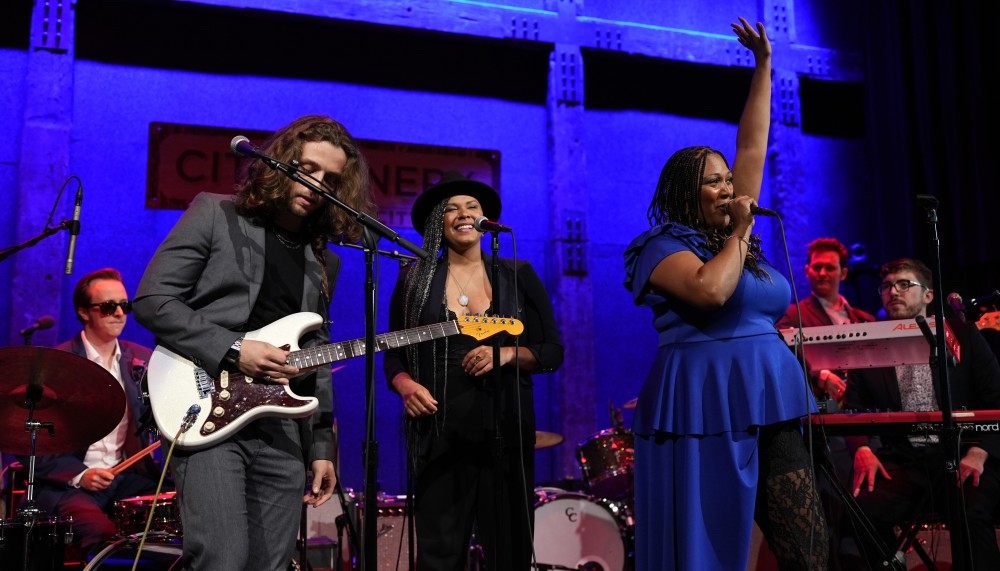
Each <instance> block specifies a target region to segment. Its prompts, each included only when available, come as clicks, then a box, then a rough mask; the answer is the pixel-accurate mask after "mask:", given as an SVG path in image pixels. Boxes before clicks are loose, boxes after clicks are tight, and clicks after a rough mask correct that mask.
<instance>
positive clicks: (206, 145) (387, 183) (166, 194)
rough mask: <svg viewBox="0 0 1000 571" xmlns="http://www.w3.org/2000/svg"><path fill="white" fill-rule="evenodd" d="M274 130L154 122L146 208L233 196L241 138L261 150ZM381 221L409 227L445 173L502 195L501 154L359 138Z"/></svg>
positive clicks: (173, 207)
mask: <svg viewBox="0 0 1000 571" xmlns="http://www.w3.org/2000/svg"><path fill="white" fill-rule="evenodd" d="M270 134H271V132H270V131H256V130H250V129H236V128H233V129H229V128H225V127H203V126H199V125H180V124H176V123H150V125H149V166H148V172H147V175H146V208H156V209H171V210H183V209H185V208H187V206H188V204H189V203H190V202H191V200H192V199H193V198H194V197H195V195H197V194H198V193H199V192H216V193H221V194H230V193H232V192H233V186H234V183H235V179H236V175H237V172H238V171H239V168H240V166H241V162H242V161H244V160H246V159H243V158H241V157H239V156H238V155H236V154H234V153H233V151H232V150H230V148H229V144H230V141H232V139H233V137H235V136H237V135H243V136H244V137H247V138H248V139H250V141H251V143H253V144H254V145H258V146H260V145H262V144H263V142H264V140H265V139H266V138H267V137H268V136H269V135H270ZM357 141H358V145H359V146H360V147H361V151H362V153H364V156H365V159H366V160H367V161H368V165H369V168H370V173H369V174H370V177H371V182H372V190H373V191H374V193H375V201H376V202H377V204H378V209H379V217H380V218H381V220H382V222H384V223H385V224H387V225H389V226H392V227H394V228H410V227H411V225H410V205H411V204H412V202H413V200H414V199H415V198H416V197H417V196H418V195H419V194H420V193H421V192H422V191H423V190H424V189H425V188H427V187H428V186H430V185H431V184H433V183H435V182H437V180H438V179H439V178H440V177H441V174H442V173H444V172H445V171H449V170H457V171H460V172H462V173H464V174H465V175H466V176H468V177H469V178H472V179H475V180H479V181H482V182H485V183H487V184H490V185H491V186H493V188H495V189H497V191H498V192H499V191H500V152H499V151H489V150H483V149H465V148H458V147H445V146H440V145H417V144H411V143H394V142H389V141H372V140H367V139H358V140H357Z"/></svg>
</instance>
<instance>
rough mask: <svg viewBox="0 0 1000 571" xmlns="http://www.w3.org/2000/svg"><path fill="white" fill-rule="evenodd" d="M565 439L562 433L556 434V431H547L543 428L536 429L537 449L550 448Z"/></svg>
mask: <svg viewBox="0 0 1000 571" xmlns="http://www.w3.org/2000/svg"><path fill="white" fill-rule="evenodd" d="M562 441H563V437H562V434H556V433H555V432H545V431H543V430H536V431H535V450H538V449H539V448H548V447H550V446H555V445H556V444H559V443H560V442H562Z"/></svg>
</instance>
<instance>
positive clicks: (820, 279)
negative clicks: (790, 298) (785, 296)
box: [778, 238, 875, 401]
mask: <svg viewBox="0 0 1000 571" xmlns="http://www.w3.org/2000/svg"><path fill="white" fill-rule="evenodd" d="M807 252H808V258H809V263H807V264H806V277H807V278H808V279H809V288H810V289H811V290H812V294H811V295H810V296H809V297H807V298H805V299H803V300H802V301H800V302H799V303H798V304H794V303H793V304H791V305H789V306H788V311H786V312H785V316H784V317H782V318H781V319H780V320H779V321H778V328H779V329H786V328H789V327H790V328H798V327H799V318H800V317H801V319H802V323H801V325H802V327H817V326H821V325H845V324H848V323H867V322H870V321H875V316H873V315H872V314H870V313H868V312H866V311H862V310H860V309H857V308H855V307H852V306H851V304H850V303H848V301H847V299H845V298H844V296H843V295H841V293H840V284H842V283H843V282H844V280H846V279H847V256H848V252H847V246H844V244H843V243H841V241H840V240H838V239H836V238H817V239H815V240H813V241H812V242H810V243H809V246H808V249H807ZM809 380H810V381H811V382H812V386H813V389H814V392H815V393H816V397H817V398H818V399H822V397H823V395H824V394H825V395H826V396H828V397H829V398H832V399H835V400H838V401H839V400H841V399H842V398H843V397H844V392H845V389H846V386H847V385H846V379H845V378H844V373H843V371H831V370H829V369H824V370H821V371H818V372H815V373H811V374H810V379H809Z"/></svg>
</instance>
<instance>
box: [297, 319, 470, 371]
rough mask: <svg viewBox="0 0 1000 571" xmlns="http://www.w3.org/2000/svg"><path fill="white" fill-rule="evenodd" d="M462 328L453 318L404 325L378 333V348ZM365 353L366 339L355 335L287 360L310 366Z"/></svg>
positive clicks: (409, 342) (416, 340) (400, 344)
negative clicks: (439, 321)
mask: <svg viewBox="0 0 1000 571" xmlns="http://www.w3.org/2000/svg"><path fill="white" fill-rule="evenodd" d="M460 332H461V330H460V329H459V327H458V322H457V321H454V320H453V321H444V322H442V323H434V324H432V325H424V326H421V327H414V328H413V329H405V330H403V331H394V332H392V333H383V334H381V335H376V336H375V352H376V353H377V352H379V351H385V350H386V349H398V348H400V347H406V346H407V345H413V344H414V343H420V342H422V341H430V340H432V339H440V338H442V337H448V336H449V335H457V334H458V333H460ZM364 354H365V340H364V339H352V340H350V341H342V342H340V343H331V344H330V345H320V346H319V347H309V348H307V349H301V350H299V351H294V352H292V354H291V355H289V356H288V364H289V365H295V366H296V367H298V368H300V369H309V368H312V367H318V366H320V365H326V364H327V363H334V362H336V361H343V360H344V359H351V358H354V357H361V356H362V355H364Z"/></svg>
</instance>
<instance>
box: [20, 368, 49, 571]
mask: <svg viewBox="0 0 1000 571" xmlns="http://www.w3.org/2000/svg"><path fill="white" fill-rule="evenodd" d="M41 398H42V387H41V386H40V385H35V384H30V385H28V388H27V390H26V391H25V395H24V404H25V405H27V407H28V420H26V421H24V429H25V430H26V431H30V432H31V449H30V454H29V455H28V487H27V491H26V494H25V500H24V504H22V505H21V507H20V508H18V510H17V515H18V516H19V517H21V519H22V520H24V522H25V525H26V526H27V527H28V532H30V530H31V528H32V527H33V526H34V524H35V521H36V520H37V519H38V517H39V516H40V515H43V511H42V510H41V508H39V507H38V506H37V505H36V504H35V443H36V442H37V440H38V431H39V430H41V429H43V428H44V429H47V430H48V431H49V436H55V435H56V429H55V425H53V424H52V423H51V422H45V421H41V420H35V419H34V416H35V405H36V404H38V401H39V400H41ZM28 522H30V524H29V523H28ZM28 532H26V533H25V534H24V551H23V553H22V558H21V561H23V562H24V571H28V569H29V568H30V565H29V562H28V545H29V544H30V543H31V542H30V541H28Z"/></svg>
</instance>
